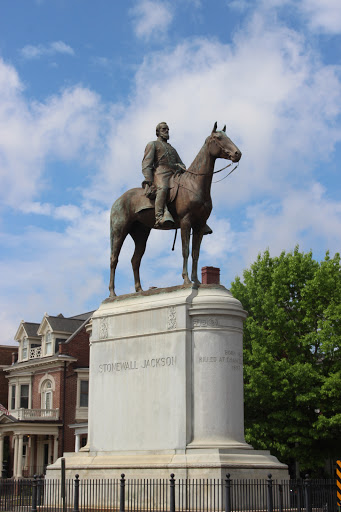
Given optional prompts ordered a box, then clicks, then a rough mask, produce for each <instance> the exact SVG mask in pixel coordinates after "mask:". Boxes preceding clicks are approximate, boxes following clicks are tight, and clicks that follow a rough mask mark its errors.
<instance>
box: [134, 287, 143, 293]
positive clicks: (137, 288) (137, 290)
mask: <svg viewBox="0 0 341 512" xmlns="http://www.w3.org/2000/svg"><path fill="white" fill-rule="evenodd" d="M135 292H136V293H137V292H143V290H142V286H136V288H135Z"/></svg>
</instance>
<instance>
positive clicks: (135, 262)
mask: <svg viewBox="0 0 341 512" xmlns="http://www.w3.org/2000/svg"><path fill="white" fill-rule="evenodd" d="M225 130H226V127H225V126H224V128H223V130H222V131H217V123H215V125H214V127H213V130H212V133H211V134H210V135H209V136H208V137H207V138H206V140H205V143H204V145H203V146H202V148H201V149H200V151H199V153H198V155H197V156H196V158H195V159H194V161H193V163H192V164H191V165H190V167H189V168H188V169H186V168H185V166H184V164H183V163H182V161H181V159H180V157H179V155H178V154H177V152H176V150H175V149H174V148H173V147H172V146H171V145H170V144H168V142H167V141H168V136H169V129H168V126H167V124H166V123H160V124H159V125H158V126H157V130H156V133H157V136H158V139H157V140H156V141H154V142H151V143H149V144H148V145H147V147H146V151H145V155H144V159H143V162H142V171H143V174H144V178H145V179H144V182H143V183H142V186H143V187H144V188H133V189H130V190H128V191H127V192H125V193H124V194H123V195H122V196H121V197H119V198H118V199H117V201H115V203H114V204H113V206H112V208H111V214H110V242H111V258H110V283H109V291H110V297H114V296H115V295H116V294H115V271H116V267H117V263H118V257H119V254H120V251H121V248H122V244H123V242H124V240H125V238H126V236H127V235H128V234H129V235H130V236H131V237H132V239H133V240H134V242H135V251H134V254H133V257H132V260H131V263H132V267H133V272H134V280H135V290H136V291H137V292H138V291H141V290H142V287H141V282H140V263H141V259H142V256H143V254H144V252H145V249H146V243H147V240H148V236H149V233H150V230H151V229H153V228H154V229H177V228H180V230H181V240H182V256H183V269H182V277H183V280H184V284H191V281H192V282H193V283H194V284H195V285H197V286H198V285H200V281H199V279H198V260H199V252H200V245H201V240H202V237H203V235H204V234H208V233H212V231H211V229H210V228H209V226H207V224H206V221H207V219H208V218H209V216H210V214H211V211H212V200H211V184H212V177H213V172H214V163H215V161H216V159H217V158H225V159H226V160H231V161H232V162H238V161H239V160H240V158H241V155H242V154H241V152H240V150H239V149H238V148H237V146H236V145H235V144H234V143H233V142H232V141H231V140H230V139H229V137H227V135H226V133H225ZM191 230H192V232H193V239H192V273H191V279H189V277H188V270H187V267H188V256H189V240H190V233H191Z"/></svg>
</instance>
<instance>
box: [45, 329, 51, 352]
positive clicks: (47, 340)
mask: <svg viewBox="0 0 341 512" xmlns="http://www.w3.org/2000/svg"><path fill="white" fill-rule="evenodd" d="M52 341H53V337H52V333H51V332H50V331H49V332H47V333H46V336H45V354H46V355H47V356H50V355H51V354H52Z"/></svg>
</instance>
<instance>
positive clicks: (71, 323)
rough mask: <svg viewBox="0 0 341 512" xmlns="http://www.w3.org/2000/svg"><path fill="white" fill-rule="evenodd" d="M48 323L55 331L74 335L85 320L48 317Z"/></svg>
mask: <svg viewBox="0 0 341 512" xmlns="http://www.w3.org/2000/svg"><path fill="white" fill-rule="evenodd" d="M46 319H47V321H48V323H49V324H50V326H51V327H52V329H53V330H54V331H59V332H65V333H73V332H74V331H76V330H77V329H78V327H80V326H81V325H82V323H83V322H84V320H83V319H77V318H64V317H60V316H50V315H48V316H47V318H46Z"/></svg>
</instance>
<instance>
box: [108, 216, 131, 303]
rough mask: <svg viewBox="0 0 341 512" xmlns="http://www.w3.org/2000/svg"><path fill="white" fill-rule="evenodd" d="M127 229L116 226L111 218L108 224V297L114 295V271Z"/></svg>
mask: <svg viewBox="0 0 341 512" xmlns="http://www.w3.org/2000/svg"><path fill="white" fill-rule="evenodd" d="M127 234H128V229H127V227H126V226H117V225H115V221H114V220H113V219H111V225H110V244H111V256H110V281H109V292H110V297H116V293H115V272H116V267H117V263H118V257H119V254H120V252H121V249H122V245H123V242H124V240H125V239H126V236H127Z"/></svg>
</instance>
